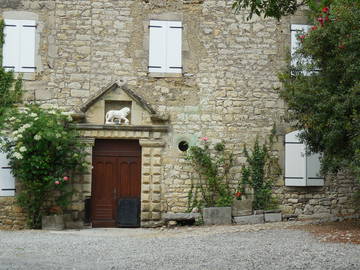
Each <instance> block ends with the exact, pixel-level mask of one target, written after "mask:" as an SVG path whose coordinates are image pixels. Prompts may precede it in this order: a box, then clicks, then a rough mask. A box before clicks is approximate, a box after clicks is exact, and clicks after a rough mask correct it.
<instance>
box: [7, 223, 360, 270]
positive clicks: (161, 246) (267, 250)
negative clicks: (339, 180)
mask: <svg viewBox="0 0 360 270" xmlns="http://www.w3.org/2000/svg"><path fill="white" fill-rule="evenodd" d="M290 225H294V224H293V223H273V224H265V225H252V226H250V225H246V226H239V225H236V226H212V227H181V228H175V229H86V230H80V231H78V230H67V231H60V232H55V231H48V232H47V231H31V230H26V231H0V269H33V270H37V269H47V270H48V269H111V270H118V269H146V270H148V269H167V270H168V269H181V270H185V269H206V270H208V269H216V270H223V269H360V245H353V244H343V243H339V244H336V243H324V242H319V241H318V240H317V239H316V238H314V237H313V236H312V235H311V234H309V233H308V232H304V231H300V230H289V229H287V227H289V226H290ZM296 225H298V224H296Z"/></svg>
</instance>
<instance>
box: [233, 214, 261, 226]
mask: <svg viewBox="0 0 360 270" xmlns="http://www.w3.org/2000/svg"><path fill="white" fill-rule="evenodd" d="M234 222H235V223H236V224H241V225H245V224H259V223H264V222H265V220H264V215H251V216H242V217H234Z"/></svg>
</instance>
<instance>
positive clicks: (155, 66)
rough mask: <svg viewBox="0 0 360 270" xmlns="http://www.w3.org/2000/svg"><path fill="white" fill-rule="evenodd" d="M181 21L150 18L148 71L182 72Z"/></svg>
mask: <svg viewBox="0 0 360 270" xmlns="http://www.w3.org/2000/svg"><path fill="white" fill-rule="evenodd" d="M182 29H183V27H182V23H181V22H179V21H156V20H151V21H150V25H149V72H159V73H182V53H181V50H182Z"/></svg>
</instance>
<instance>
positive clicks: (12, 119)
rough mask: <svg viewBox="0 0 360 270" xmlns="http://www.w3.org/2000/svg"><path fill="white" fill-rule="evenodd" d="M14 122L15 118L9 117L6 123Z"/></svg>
mask: <svg viewBox="0 0 360 270" xmlns="http://www.w3.org/2000/svg"><path fill="white" fill-rule="evenodd" d="M15 120H16V118H15V117H14V116H11V117H10V118H9V119H8V121H10V122H13V121H15Z"/></svg>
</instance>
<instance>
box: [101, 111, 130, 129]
mask: <svg viewBox="0 0 360 270" xmlns="http://www.w3.org/2000/svg"><path fill="white" fill-rule="evenodd" d="M129 113H130V109H129V108H128V107H125V108H122V109H121V110H110V111H108V112H107V113H106V116H105V124H115V121H114V120H115V119H118V120H119V123H120V124H121V122H122V121H124V124H126V125H128V124H129V120H128V119H127V118H126V116H128V114H129Z"/></svg>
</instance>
